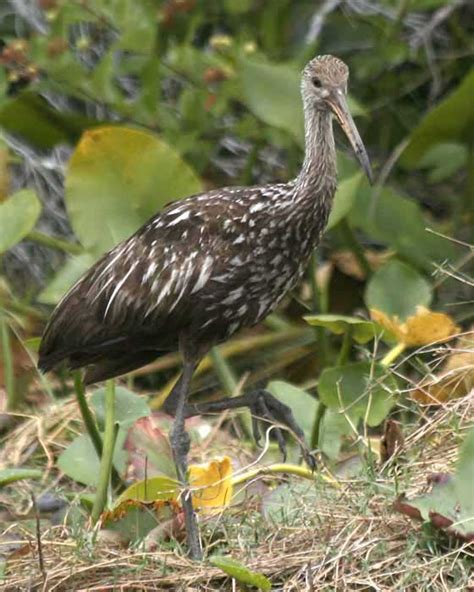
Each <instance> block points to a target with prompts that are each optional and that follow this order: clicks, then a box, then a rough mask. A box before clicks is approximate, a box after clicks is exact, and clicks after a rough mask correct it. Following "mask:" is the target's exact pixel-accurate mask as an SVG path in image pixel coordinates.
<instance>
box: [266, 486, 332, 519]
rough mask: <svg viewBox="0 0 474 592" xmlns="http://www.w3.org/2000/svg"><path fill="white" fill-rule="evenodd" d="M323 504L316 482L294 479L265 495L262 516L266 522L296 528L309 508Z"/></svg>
mask: <svg viewBox="0 0 474 592" xmlns="http://www.w3.org/2000/svg"><path fill="white" fill-rule="evenodd" d="M320 502H321V492H320V491H319V490H318V487H317V485H316V483H315V482H311V483H308V482H307V481H302V480H296V479H292V480H290V481H288V483H284V484H282V485H279V486H278V487H275V489H271V490H270V491H268V492H267V493H265V494H264V495H263V498H262V504H261V508H262V514H263V516H264V518H265V520H267V521H269V522H271V523H273V524H275V525H278V526H280V525H281V526H284V527H287V528H288V527H290V528H296V527H297V526H300V525H301V524H302V517H303V516H304V514H305V510H306V509H307V508H309V507H311V508H313V509H314V508H316V507H317V506H318V503H320Z"/></svg>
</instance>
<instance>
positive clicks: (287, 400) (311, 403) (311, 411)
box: [267, 380, 318, 440]
mask: <svg viewBox="0 0 474 592" xmlns="http://www.w3.org/2000/svg"><path fill="white" fill-rule="evenodd" d="M267 388H268V390H269V391H270V392H271V393H272V395H274V396H275V397H276V398H277V399H278V400H279V401H281V402H282V403H284V404H285V405H288V407H290V408H291V410H292V412H293V415H294V416H295V420H296V423H297V424H298V425H299V426H300V428H301V429H302V430H303V432H304V434H305V436H306V438H307V439H308V440H309V439H310V437H311V429H312V427H313V422H314V418H315V417H316V411H317V408H318V402H317V400H316V399H315V398H314V397H312V396H311V395H310V394H309V393H307V392H306V391H304V390H303V389H300V388H298V387H296V386H293V385H292V384H289V383H288V382H284V381H283V380H274V381H272V382H270V383H269V384H268V386H267Z"/></svg>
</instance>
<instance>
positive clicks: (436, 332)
mask: <svg viewBox="0 0 474 592" xmlns="http://www.w3.org/2000/svg"><path fill="white" fill-rule="evenodd" d="M370 315H371V317H372V318H373V319H374V320H375V321H377V322H378V323H379V325H381V326H382V327H384V328H385V329H387V330H388V331H389V333H390V334H391V335H394V336H395V338H396V339H397V341H398V342H399V343H404V344H405V345H407V346H408V347H415V346H418V345H427V344H429V343H434V342H440V341H443V340H445V339H449V338H450V337H452V336H453V335H456V334H457V333H459V327H457V325H456V323H455V322H454V321H453V319H452V318H451V317H450V316H449V315H447V314H444V313H442V312H433V311H432V310H429V309H427V308H425V307H424V306H417V307H416V312H415V314H414V315H410V316H409V317H408V318H407V319H406V321H405V322H400V319H399V318H398V317H397V316H395V317H389V316H387V315H386V314H384V313H383V312H381V311H380V310H376V309H371V311H370Z"/></svg>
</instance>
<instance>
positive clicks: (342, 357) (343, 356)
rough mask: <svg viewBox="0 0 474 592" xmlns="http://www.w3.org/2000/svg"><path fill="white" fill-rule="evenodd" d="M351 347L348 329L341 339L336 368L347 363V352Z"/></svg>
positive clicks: (350, 336)
mask: <svg viewBox="0 0 474 592" xmlns="http://www.w3.org/2000/svg"><path fill="white" fill-rule="evenodd" d="M351 345H352V335H351V330H350V328H349V329H347V331H346V332H345V333H344V337H343V338H342V345H341V350H340V352H339V356H338V358H337V363H336V365H337V366H344V364H345V363H346V362H347V358H348V357H349V352H350V350H351Z"/></svg>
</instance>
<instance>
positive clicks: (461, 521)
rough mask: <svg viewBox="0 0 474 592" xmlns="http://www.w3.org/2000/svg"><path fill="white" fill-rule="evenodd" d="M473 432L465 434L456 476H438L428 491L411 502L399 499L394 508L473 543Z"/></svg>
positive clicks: (402, 497)
mask: <svg viewBox="0 0 474 592" xmlns="http://www.w3.org/2000/svg"><path fill="white" fill-rule="evenodd" d="M473 480H474V428H471V430H470V431H469V433H468V435H467V437H466V439H465V441H464V443H463V445H462V447H461V452H460V455H459V461H458V466H457V470H456V474H455V475H454V477H453V476H451V475H449V474H440V475H438V476H437V479H436V480H435V481H434V483H433V487H432V489H431V491H430V492H429V493H427V494H425V495H420V496H418V497H415V498H414V499H412V500H409V499H407V498H406V497H405V496H401V498H399V499H398V500H397V501H396V502H395V504H394V505H395V508H396V509H397V510H399V511H400V512H403V513H404V514H407V515H409V516H411V517H413V518H420V519H422V520H424V521H425V522H432V523H433V524H434V525H435V526H437V527H438V528H443V529H445V530H446V531H447V532H448V533H451V534H454V535H456V536H457V537H459V538H461V539H464V540H467V541H473V540H474V496H473V495H472V492H473V489H472V488H473Z"/></svg>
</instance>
